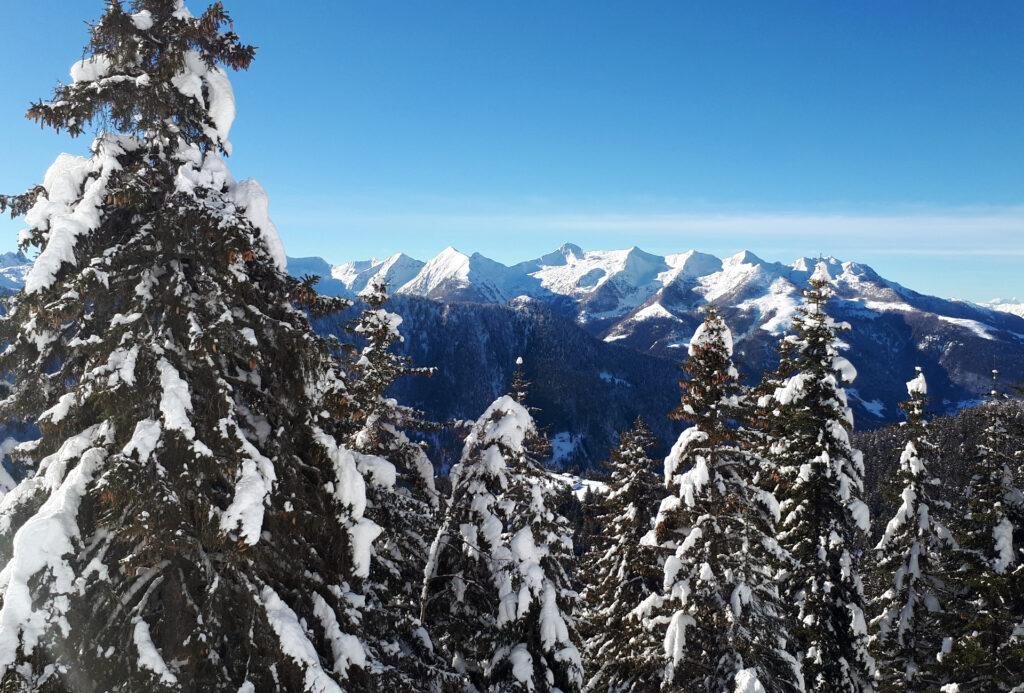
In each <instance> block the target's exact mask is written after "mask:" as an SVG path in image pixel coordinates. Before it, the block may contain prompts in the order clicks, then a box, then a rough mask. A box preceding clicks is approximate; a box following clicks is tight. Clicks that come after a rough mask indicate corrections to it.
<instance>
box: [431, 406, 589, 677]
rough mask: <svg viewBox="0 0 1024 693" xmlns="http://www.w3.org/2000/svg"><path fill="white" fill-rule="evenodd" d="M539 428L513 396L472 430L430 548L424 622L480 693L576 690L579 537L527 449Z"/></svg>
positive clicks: (554, 485)
mask: <svg viewBox="0 0 1024 693" xmlns="http://www.w3.org/2000/svg"><path fill="white" fill-rule="evenodd" d="M537 436H538V434H537V428H536V426H535V424H534V422H533V418H532V417H531V416H530V414H529V412H528V411H527V410H526V408H525V407H524V406H523V405H522V404H520V403H518V402H516V400H515V399H513V398H512V397H510V396H504V397H500V398H499V399H498V400H496V401H495V402H494V403H493V404H491V406H490V407H488V408H487V411H485V412H484V414H483V415H482V416H481V417H480V419H479V420H478V421H477V422H476V424H475V425H474V426H473V429H472V431H471V432H470V434H469V437H468V438H467V439H466V445H465V450H464V452H463V455H462V459H461V461H460V462H459V463H458V464H457V465H455V467H453V469H452V472H451V483H452V496H451V500H450V502H449V504H448V508H447V509H446V512H445V515H444V519H443V521H442V525H441V528H440V530H439V531H438V534H437V537H436V538H435V540H434V544H433V546H432V547H431V551H430V556H429V559H428V563H427V570H426V574H425V579H424V585H423V607H422V608H423V611H422V613H423V620H424V622H427V623H430V624H431V626H432V630H433V633H434V634H435V641H436V643H437V645H438V647H439V648H441V650H442V651H443V652H445V653H446V654H447V656H448V657H450V658H451V661H452V662H453V664H454V666H455V667H456V668H457V669H459V670H460V671H462V672H464V673H465V674H466V676H467V677H468V678H469V679H470V681H471V682H472V684H473V685H474V686H475V687H476V688H477V689H479V690H482V691H483V690H486V691H494V692H495V693H497V692H499V691H500V692H504V691H537V692H546V691H562V693H570V692H571V691H578V690H579V689H580V686H581V684H582V677H583V672H582V665H581V662H580V653H579V650H578V646H577V642H578V638H577V635H576V629H575V624H574V620H573V610H574V606H575V601H576V596H575V594H576V593H575V592H574V591H573V584H572V581H571V572H570V571H571V568H572V564H573V555H572V531H571V529H570V528H569V526H568V522H567V521H566V520H565V518H563V517H562V516H561V515H559V514H558V513H557V511H556V510H555V508H556V507H557V504H558V502H559V500H560V498H561V494H562V491H563V488H562V487H563V484H561V483H560V482H558V481H557V480H555V479H552V478H551V477H550V476H549V475H548V474H547V473H546V472H545V471H544V470H543V469H542V468H541V466H540V465H539V463H538V462H537V460H536V459H534V458H532V457H531V456H530V454H529V452H528V451H529V450H530V449H531V448H533V447H535V443H533V439H534V438H536V437H537Z"/></svg>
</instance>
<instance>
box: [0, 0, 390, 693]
mask: <svg viewBox="0 0 1024 693" xmlns="http://www.w3.org/2000/svg"><path fill="white" fill-rule="evenodd" d="M228 27H230V18H229V17H228V15H227V13H226V12H225V10H224V9H223V7H222V5H221V3H219V2H218V3H215V4H213V5H211V6H210V7H209V8H208V9H207V10H206V11H205V12H204V13H203V14H202V15H200V16H193V15H192V14H190V13H189V11H188V9H186V8H185V6H184V4H183V2H182V0H135V1H134V2H131V3H122V2H118V1H117V0H110V1H109V2H108V3H107V9H106V12H105V14H104V15H103V17H102V18H101V19H100V20H99V22H98V23H97V24H95V25H94V26H92V28H91V41H90V43H89V45H88V47H87V48H86V51H85V57H84V58H83V60H81V61H80V62H78V63H76V64H75V65H74V66H73V67H72V69H71V76H72V82H71V83H70V84H66V85H61V86H59V87H58V88H57V90H56V93H55V95H54V97H53V99H52V100H50V101H46V102H40V103H37V104H34V105H33V106H32V107H31V109H30V110H29V113H28V115H29V117H30V118H32V119H34V120H37V121H39V122H40V123H42V124H44V125H48V126H51V127H53V128H55V129H57V130H64V131H67V132H69V133H70V134H71V135H73V136H77V135H80V134H82V133H83V132H85V131H86V130H87V129H89V128H90V127H92V126H94V125H96V126H100V125H102V126H104V127H106V128H108V129H107V130H106V131H103V132H101V133H100V134H99V135H98V136H97V137H96V139H95V141H94V142H93V145H92V148H91V156H90V157H88V158H81V157H77V156H71V155H67V154H64V155H61V156H60V157H59V158H58V159H57V160H56V162H55V163H54V164H53V166H51V168H50V170H49V171H48V172H47V174H46V177H45V180H44V182H43V184H42V185H41V186H39V187H37V188H35V189H34V190H32V191H31V192H29V193H28V194H26V195H22V196H17V197H13V198H11V197H6V198H0V207H9V208H11V209H12V210H13V212H14V213H16V214H18V213H24V214H25V218H26V222H27V226H28V228H27V230H26V231H24V232H23V234H22V237H21V245H22V247H23V248H27V247H35V248H37V249H39V254H38V257H37V259H36V261H35V264H34V265H33V267H32V269H31V270H30V271H29V273H28V275H27V277H26V282H25V288H24V290H23V291H22V292H21V293H20V294H19V295H18V296H16V297H15V298H14V300H13V301H12V302H11V304H10V306H9V310H8V312H7V314H6V315H5V316H4V318H3V320H2V321H0V340H2V341H3V342H4V343H5V344H7V345H9V346H8V347H7V348H6V350H5V351H4V352H3V354H2V356H0V369H2V370H3V371H4V373H5V374H9V375H11V376H13V377H14V379H15V382H16V384H15V385H14V388H13V392H12V394H11V395H10V396H9V397H7V398H6V399H4V400H3V402H0V417H3V418H4V419H5V420H6V419H12V418H13V419H21V420H27V421H34V422H36V423H37V424H38V430H39V432H40V437H39V439H38V440H35V441H33V442H31V443H26V444H23V445H22V446H20V448H19V449H18V450H17V455H18V457H19V458H20V461H21V464H23V465H24V467H25V468H26V470H27V472H28V477H27V478H26V479H25V480H24V481H22V482H21V483H20V484H19V485H18V486H17V487H16V488H15V489H14V490H12V491H11V492H10V493H8V494H7V495H6V496H4V498H3V500H2V502H0V560H2V562H3V564H4V566H5V567H4V568H3V570H2V571H0V602H2V606H0V677H2V684H0V685H2V687H3V689H4V690H6V691H15V690H32V691H39V690H43V691H64V690H74V691H139V690H147V691H156V690H165V689H166V690H189V691H196V690H202V691H232V692H234V691H255V690H260V691H269V690H284V691H318V692H320V693H324V692H330V691H341V690H342V687H343V686H344V687H345V688H347V689H349V690H352V689H358V688H359V687H360V686H361V685H362V684H363V682H365V672H364V671H363V666H364V664H365V663H366V660H367V654H366V651H365V648H364V646H363V644H362V642H361V640H360V625H359V622H360V614H359V613H358V609H357V608H356V607H355V606H354V605H356V604H358V603H359V601H360V596H359V595H358V594H354V593H353V591H354V590H356V589H357V588H358V583H359V581H360V580H361V579H362V577H364V576H365V575H366V574H367V572H368V569H369V556H370V554H371V541H372V539H373V537H374V536H375V534H376V532H377V531H378V528H377V527H376V526H375V525H374V524H373V522H372V521H370V520H369V519H367V518H365V517H364V516H363V510H364V507H365V494H364V484H363V481H362V478H361V477H360V474H359V471H358V469H357V458H356V455H355V454H354V453H352V452H350V451H349V450H347V449H345V448H344V447H341V446H340V445H339V442H340V441H343V440H344V438H345V437H346V436H347V435H349V434H350V432H351V417H350V397H349V394H348V392H347V390H346V386H345V382H344V381H343V380H342V377H341V375H340V373H339V371H338V370H337V369H336V367H335V365H334V364H335V363H336V358H337V355H336V354H335V353H332V349H331V347H330V345H329V344H328V343H326V342H325V341H323V340H322V339H320V338H319V337H317V336H316V335H315V334H314V333H313V331H312V330H311V328H310V325H309V323H308V321H307V318H306V315H305V314H304V313H303V311H302V310H299V309H298V307H300V306H301V307H305V308H307V309H309V310H312V311H313V312H314V313H318V314H319V313H326V312H328V311H330V310H333V309H335V308H338V307H340V305H339V304H338V303H337V302H332V301H328V300H325V299H319V298H318V297H316V296H315V295H314V294H313V293H312V290H311V288H310V287H311V283H310V282H297V281H295V280H293V279H290V278H289V277H288V276H287V275H286V274H285V271H284V269H285V256H284V252H283V249H282V246H281V243H280V240H279V239H278V236H277V233H276V231H275V229H274V226H273V224H272V223H271V222H270V219H269V216H268V214H267V198H266V195H265V193H264V192H263V190H262V189H261V188H260V187H259V185H258V184H256V183H255V182H252V181H242V182H236V181H235V180H234V179H233V178H232V177H231V175H230V173H229V171H228V167H227V165H226V163H225V160H224V155H225V154H226V153H228V152H230V144H229V141H228V131H229V129H230V127H231V124H232V121H233V119H234V115H235V101H234V97H233V93H232V89H231V83H230V81H229V79H228V77H227V75H226V73H225V72H224V70H223V69H222V67H227V68H246V67H248V66H249V64H250V62H251V61H252V59H253V56H254V49H253V48H252V47H250V46H247V45H245V44H243V43H241V42H240V40H239V38H238V37H237V36H236V35H235V34H234V33H233V32H232V31H230V30H229V29H228Z"/></svg>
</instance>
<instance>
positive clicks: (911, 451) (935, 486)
mask: <svg viewBox="0 0 1024 693" xmlns="http://www.w3.org/2000/svg"><path fill="white" fill-rule="evenodd" d="M907 392H908V393H909V399H908V400H907V401H906V402H904V403H903V404H902V405H901V408H902V409H903V411H904V412H905V413H906V415H907V422H906V426H905V431H906V439H907V443H906V445H905V446H904V448H903V452H902V453H901V454H900V464H899V469H898V472H897V478H896V480H895V482H896V484H897V485H898V486H899V488H900V495H899V499H900V505H899V507H898V508H897V510H896V513H895V514H894V515H893V517H892V519H890V520H889V523H888V524H887V525H886V527H885V533H884V534H883V535H882V538H881V540H880V541H879V542H878V545H877V546H876V547H875V551H876V553H877V556H878V557H877V561H876V564H875V568H874V571H875V573H876V574H877V575H878V576H879V578H880V580H881V581H883V583H884V584H885V587H886V590H885V592H884V593H883V594H882V595H881V597H879V599H878V603H877V604H876V607H877V612H878V616H876V617H875V619H874V621H873V622H872V625H873V626H874V627H875V629H876V634H875V636H874V646H875V651H876V659H877V660H878V662H879V688H880V689H881V690H883V691H929V690H935V689H936V688H937V687H938V686H939V685H940V684H941V683H943V681H942V678H941V675H940V673H939V671H938V664H939V654H940V652H941V649H942V640H943V635H942V633H943V629H942V623H941V619H942V609H943V602H944V600H945V599H944V597H945V589H946V588H945V582H944V579H943V573H944V571H945V569H946V568H947V567H948V559H949V556H950V552H951V549H952V546H951V537H950V534H949V531H948V530H947V529H946V528H945V526H943V525H942V524H941V522H940V517H941V513H942V507H943V502H942V501H941V500H940V499H939V497H938V494H939V490H940V480H939V479H938V478H936V477H935V476H934V474H933V472H932V470H933V469H934V468H935V467H936V466H937V465H938V464H939V460H938V459H937V457H938V448H937V446H936V445H935V444H934V443H933V442H932V441H931V439H930V438H929V433H928V424H927V422H926V421H925V409H926V408H927V405H928V383H927V381H926V380H925V377H924V374H923V373H922V372H921V369H918V374H917V377H915V378H914V379H913V380H911V381H910V382H909V383H907Z"/></svg>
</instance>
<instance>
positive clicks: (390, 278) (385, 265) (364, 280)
mask: <svg viewBox="0 0 1024 693" xmlns="http://www.w3.org/2000/svg"><path fill="white" fill-rule="evenodd" d="M423 264H424V263H423V262H421V261H419V260H415V259H413V258H411V257H409V256H408V255H406V254H405V253H395V254H394V255H392V256H391V257H389V258H387V259H385V260H364V261H359V262H347V263H345V264H343V265H336V266H335V267H332V268H331V277H333V278H334V279H337V280H338V281H339V282H341V283H342V285H344V286H345V288H346V289H348V290H349V291H350V292H351V293H353V294H358V293H360V292H361V291H362V290H363V289H365V288H366V287H367V286H369V284H370V282H371V281H372V280H374V279H383V280H384V281H385V282H386V283H387V285H388V286H389V287H391V288H392V289H397V288H399V287H401V286H404V285H405V284H407V283H408V282H410V281H412V279H413V278H414V277H415V276H416V275H417V274H418V273H419V271H420V270H421V269H423Z"/></svg>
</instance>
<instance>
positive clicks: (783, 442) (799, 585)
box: [765, 266, 873, 693]
mask: <svg viewBox="0 0 1024 693" xmlns="http://www.w3.org/2000/svg"><path fill="white" fill-rule="evenodd" d="M819 269H821V266H819ZM831 295H832V289H831V286H830V280H829V278H828V277H827V276H822V274H821V273H819V272H816V273H815V275H814V276H812V279H811V289H810V290H809V291H807V292H805V305H804V307H803V308H802V309H801V310H800V312H799V314H798V316H797V319H796V320H795V324H794V333H793V334H792V335H790V336H787V337H786V338H784V348H783V355H784V356H788V358H784V359H783V362H784V364H786V366H787V367H788V368H789V369H790V374H789V376H788V377H785V375H784V374H780V375H781V377H780V382H779V385H778V387H776V389H775V391H774V393H772V395H771V396H772V398H773V399H774V403H767V404H766V407H765V408H768V407H773V408H771V409H770V411H769V412H768V413H767V415H768V416H771V417H773V420H772V422H771V423H770V424H768V425H767V426H766V428H767V430H768V431H769V432H770V438H771V441H770V443H769V445H768V454H769V458H770V462H771V465H772V467H771V468H770V469H772V470H773V471H774V473H776V474H777V475H778V482H777V487H776V495H777V497H778V498H779V500H780V503H781V511H782V520H781V523H780V525H779V543H780V544H781V545H782V547H783V548H784V549H785V551H786V553H787V554H788V555H789V557H790V558H791V561H792V564H791V568H790V569H789V571H788V572H787V574H786V575H785V576H784V580H783V600H784V601H785V602H786V603H787V604H789V605H791V609H792V610H791V613H790V616H789V619H790V623H791V624H792V625H793V635H794V636H795V643H796V649H795V654H796V655H797V657H798V658H799V659H800V662H801V666H802V669H803V674H804V678H805V681H806V686H807V690H809V691H821V692H824V691H829V692H830V693H831V692H833V691H835V692H842V693H861V692H862V691H867V690H870V689H871V687H872V683H871V681H872V674H873V662H872V660H871V657H870V655H869V654H868V650H867V641H868V636H867V627H866V624H865V618H864V598H863V587H862V584H861V576H860V571H859V566H858V564H859V561H860V553H861V542H862V540H863V539H862V537H863V535H864V534H866V533H867V531H868V529H869V526H868V509H867V506H866V505H865V504H864V503H863V501H862V500H861V499H860V495H861V493H862V492H863V476H864V469H863V463H862V458H861V455H860V453H858V452H857V451H855V450H854V449H853V448H852V447H851V445H850V441H849V433H850V430H851V429H852V427H853V420H852V419H853V417H852V414H851V413H850V410H849V408H848V407H847V402H846V395H845V392H844V391H843V389H842V382H844V381H847V382H848V381H850V380H852V376H853V375H854V373H853V372H852V367H850V366H849V364H848V362H846V360H845V359H844V358H843V357H841V356H840V354H839V349H840V347H841V344H840V343H839V342H838V340H837V339H836V331H837V330H838V329H841V327H842V326H841V325H837V324H836V323H835V322H834V321H833V320H832V319H831V318H830V317H829V316H828V313H827V312H826V307H827V303H828V300H829V298H830V297H831Z"/></svg>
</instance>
